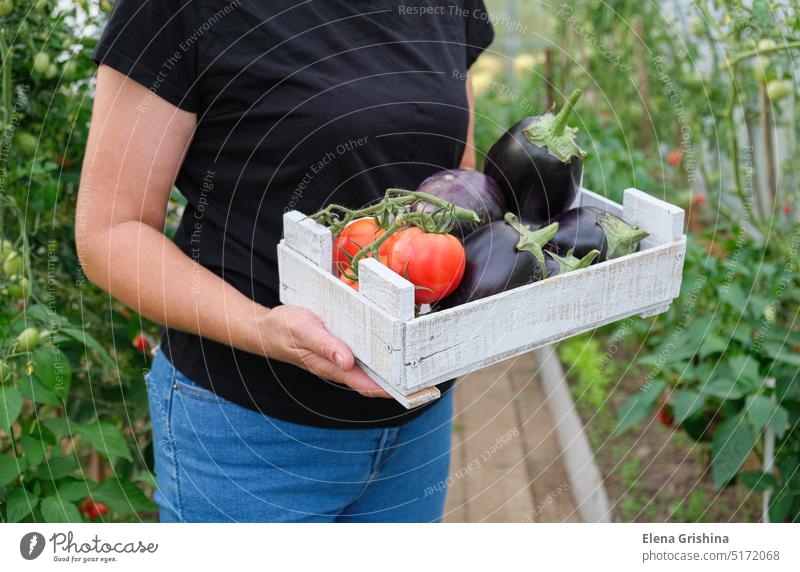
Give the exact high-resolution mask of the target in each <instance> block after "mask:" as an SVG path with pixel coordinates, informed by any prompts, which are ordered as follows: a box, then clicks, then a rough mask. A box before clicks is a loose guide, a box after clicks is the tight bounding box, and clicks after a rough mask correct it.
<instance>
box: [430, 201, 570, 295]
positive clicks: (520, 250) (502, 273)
mask: <svg viewBox="0 0 800 572" xmlns="http://www.w3.org/2000/svg"><path fill="white" fill-rule="evenodd" d="M556 231H558V224H551V225H550V226H547V227H545V228H540V229H538V230H531V229H530V228H528V227H527V226H526V225H523V224H522V223H520V222H519V220H518V219H517V217H516V215H514V214H513V213H506V215H505V217H504V220H501V221H496V222H493V223H491V224H488V225H486V226H483V227H481V228H479V229H478V230H476V231H475V232H473V233H472V234H470V235H469V236H468V237H467V238H466V240H464V252H465V253H466V257H467V265H466V268H465V270H464V277H463V278H462V279H461V282H460V283H459V285H458V288H456V290H455V291H454V292H453V293H452V294H450V295H449V296H448V297H447V298H445V299H444V300H442V301H441V302H440V303H439V305H438V308H451V307H453V306H458V305H461V304H464V303H466V302H469V301H470V300H478V299H480V298H485V297H487V296H491V295H493V294H497V293H498V292H503V291H505V290H510V289H512V288H516V287H518V286H523V285H525V284H530V283H532V282H537V281H539V280H542V279H543V278H547V276H548V272H547V266H546V264H547V262H546V259H545V254H544V252H543V250H542V247H543V246H544V245H545V244H546V243H547V241H549V240H550V239H551V238H552V237H553V236H554V235H555V234H556Z"/></svg>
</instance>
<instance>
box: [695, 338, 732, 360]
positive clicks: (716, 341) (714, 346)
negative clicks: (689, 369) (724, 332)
mask: <svg viewBox="0 0 800 572" xmlns="http://www.w3.org/2000/svg"><path fill="white" fill-rule="evenodd" d="M727 347H728V342H727V340H724V339H722V338H720V337H719V336H714V335H711V336H707V337H706V338H705V339H704V340H703V343H702V344H701V345H700V352H699V356H700V359H705V358H706V357H708V356H710V355H712V354H718V353H721V352H723V351H725V349H726V348H727Z"/></svg>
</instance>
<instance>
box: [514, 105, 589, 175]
mask: <svg viewBox="0 0 800 572" xmlns="http://www.w3.org/2000/svg"><path fill="white" fill-rule="evenodd" d="M580 97H581V90H580V89H576V90H575V91H573V92H572V93H571V94H570V96H569V99H568V100H567V102H566V103H565V104H564V107H562V108H561V111H559V112H558V114H557V115H553V114H552V113H551V112H549V111H548V112H547V113H545V114H544V115H542V116H541V117H537V118H536V119H534V120H533V121H532V122H531V123H530V125H528V126H527V127H525V129H523V130H522V133H523V135H524V136H525V139H527V140H528V142H529V143H532V144H533V145H538V146H539V147H545V148H546V149H547V152H548V153H550V154H551V155H552V156H553V157H555V158H556V159H558V160H559V161H561V162H562V163H569V162H570V160H571V159H572V158H573V157H579V158H580V159H584V158H585V157H586V151H584V150H583V149H581V148H580V146H579V145H578V143H577V141H575V135H576V134H577V133H578V128H577V127H567V121H568V120H569V117H570V115H571V114H572V110H573V109H574V107H575V104H576V103H577V101H578V99H579V98H580Z"/></svg>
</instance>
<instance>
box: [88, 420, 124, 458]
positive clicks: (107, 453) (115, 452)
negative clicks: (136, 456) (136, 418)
mask: <svg viewBox="0 0 800 572" xmlns="http://www.w3.org/2000/svg"><path fill="white" fill-rule="evenodd" d="M78 433H79V434H80V436H81V437H82V438H84V439H86V441H88V442H89V443H90V444H91V445H92V446H93V447H94V448H95V449H97V452H98V453H100V454H101V455H102V456H103V457H105V458H106V459H108V460H109V461H111V462H113V461H115V460H116V459H119V458H122V459H127V460H128V461H132V460H133V457H132V456H131V452H130V450H129V449H128V442H127V441H126V440H125V437H124V436H123V435H122V432H121V431H120V430H119V429H117V428H116V427H114V426H113V425H112V424H111V423H107V422H105V421H93V422H92V423H89V424H88V425H84V426H82V427H78Z"/></svg>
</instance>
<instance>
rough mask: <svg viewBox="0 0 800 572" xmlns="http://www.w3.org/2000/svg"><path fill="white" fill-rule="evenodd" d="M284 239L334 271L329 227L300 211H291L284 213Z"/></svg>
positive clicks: (315, 261)
mask: <svg viewBox="0 0 800 572" xmlns="http://www.w3.org/2000/svg"><path fill="white" fill-rule="evenodd" d="M283 240H285V241H286V244H287V245H289V246H290V247H291V248H292V250H294V251H295V252H298V253H299V254H301V255H303V256H304V257H306V258H307V259H308V260H310V261H311V262H313V263H314V264H316V265H317V266H319V267H320V268H323V269H325V270H326V271H327V272H332V271H333V237H332V236H331V231H330V230H328V229H327V227H325V226H323V225H321V224H319V223H316V222H314V221H313V220H311V219H310V218H308V217H307V216H306V215H304V214H303V213H301V212H299V211H289V212H288V213H284V215H283Z"/></svg>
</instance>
